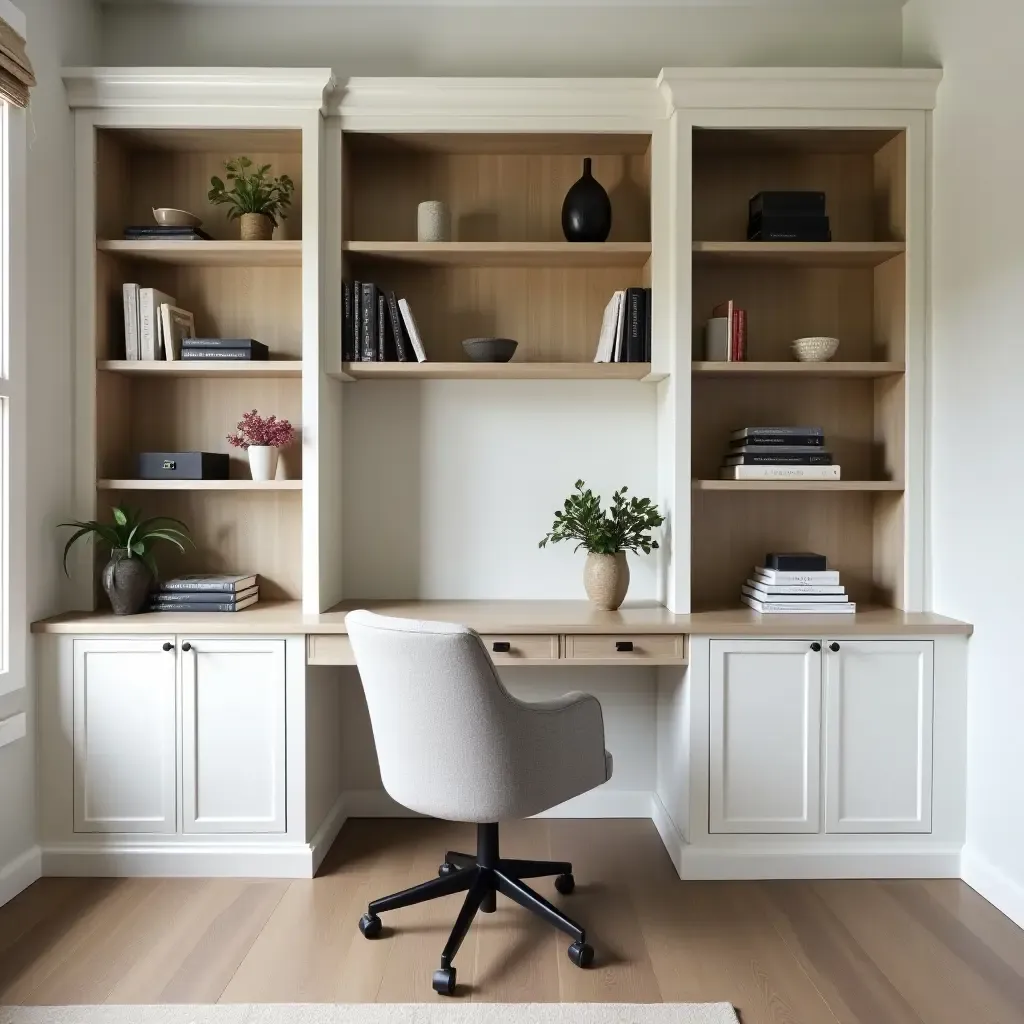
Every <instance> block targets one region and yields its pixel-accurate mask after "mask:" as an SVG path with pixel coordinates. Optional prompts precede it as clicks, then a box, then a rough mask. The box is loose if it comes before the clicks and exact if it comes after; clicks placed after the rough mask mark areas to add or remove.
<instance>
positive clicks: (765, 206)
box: [747, 190, 825, 217]
mask: <svg viewBox="0 0 1024 1024" xmlns="http://www.w3.org/2000/svg"><path fill="white" fill-rule="evenodd" d="M747 209H748V212H749V215H750V216H751V217H756V216H758V214H770V215H782V216H811V217H824V216H825V193H824V192H811V191H807V190H804V191H790V192H758V193H757V195H756V196H754V197H753V198H752V199H751V200H750V203H749V204H748V206H747Z"/></svg>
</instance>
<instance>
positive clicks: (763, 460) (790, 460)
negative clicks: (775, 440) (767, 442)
mask: <svg viewBox="0 0 1024 1024" xmlns="http://www.w3.org/2000/svg"><path fill="white" fill-rule="evenodd" d="M725 464H726V465H727V466H831V465H832V456H831V455H830V454H829V453H828V452H824V453H820V454H817V455H791V454H786V453H785V452H766V453H765V454H764V455H751V454H749V453H747V454H745V455H730V456H729V457H728V458H727V459H726V460H725Z"/></svg>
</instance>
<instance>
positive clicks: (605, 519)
mask: <svg viewBox="0 0 1024 1024" xmlns="http://www.w3.org/2000/svg"><path fill="white" fill-rule="evenodd" d="M627 490H628V488H626V487H623V488H621V489H619V490H617V491H616V492H615V493H614V494H613V495H612V504H611V508H610V509H609V510H608V511H607V512H605V511H604V510H603V509H602V508H601V497H600V495H597V494H594V492H593V491H592V490H590V488H589V487H587V485H586V484H585V483H584V482H583V481H582V480H577V481H576V490H575V491H574V492H573V493H572V494H570V495H569V497H568V498H566V499H565V504H564V505H563V506H562V509H561V511H559V512H556V513H555V523H554V526H552V528H551V532H550V533H549V534H547V536H546V537H545V538H544V539H543V540H542V541H541V542H540V545H539V546H540V547H542V548H543V547H546V546H547V544H548V542H549V541H550V542H551V543H557V542H558V541H563V540H568V541H573V540H574V541H576V542H577V543H576V550H577V551H579V549H580V548H586V549H587V552H588V554H587V564H586V566H585V568H584V570H583V585H584V587H585V588H586V591H587V597H589V598H590V600H591V601H592V602H593V604H595V605H596V606H597V607H598V608H601V609H603V610H605V611H614V610H615V609H616V608H618V607H619V605H620V604H622V602H623V601H624V600H625V599H626V591H627V590H628V589H629V564H628V563H627V562H626V552H627V551H633V552H635V553H639V552H641V551H642V552H643V553H644V554H645V555H649V554H650V553H651V552H652V551H653V550H654V549H655V548H656V547H657V546H658V542H657V541H656V540H655V539H654V538H653V537H652V536H651V530H654V529H657V527H659V526H661V524H662V523H664V522H665V517H664V516H662V515H661V513H660V512H659V511H658V506H657V505H655V504H654V503H653V502H652V501H651V499H650V498H627V497H626V491H627Z"/></svg>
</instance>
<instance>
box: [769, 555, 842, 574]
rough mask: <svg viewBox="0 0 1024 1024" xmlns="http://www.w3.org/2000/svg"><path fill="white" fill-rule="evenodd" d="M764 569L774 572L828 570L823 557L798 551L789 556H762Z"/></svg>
mask: <svg viewBox="0 0 1024 1024" xmlns="http://www.w3.org/2000/svg"><path fill="white" fill-rule="evenodd" d="M764 565H765V568H766V569H774V570H775V571H776V572H822V571H823V570H825V569H827V568H828V564H827V559H826V558H825V556H824V555H817V554H814V553H813V552H810V551H798V552H795V553H791V554H772V553H769V554H767V555H765V556H764Z"/></svg>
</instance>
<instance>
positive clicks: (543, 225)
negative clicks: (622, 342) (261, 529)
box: [342, 132, 651, 377]
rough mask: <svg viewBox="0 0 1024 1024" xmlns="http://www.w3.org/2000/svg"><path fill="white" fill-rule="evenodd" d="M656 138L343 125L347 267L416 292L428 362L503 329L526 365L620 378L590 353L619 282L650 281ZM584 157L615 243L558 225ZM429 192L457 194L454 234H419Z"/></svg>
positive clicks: (356, 275)
mask: <svg viewBox="0 0 1024 1024" xmlns="http://www.w3.org/2000/svg"><path fill="white" fill-rule="evenodd" d="M650 145H651V138H650V136H649V135H644V134H613V133H609V134H602V135H593V134H588V135H582V134H571V133H550V134H530V133H522V134H501V133H489V134H444V133H438V134H430V135H425V134H408V133H407V134H373V133H363V132H351V133H346V135H345V150H344V153H345V155H344V173H343V178H344V189H343V195H344V209H343V222H342V223H343V237H344V253H345V261H344V262H345V272H346V276H347V277H348V278H350V279H359V280H367V281H374V282H375V283H376V284H378V285H379V286H381V287H382V288H386V289H390V290H394V291H395V292H396V293H397V294H398V295H399V296H404V297H405V298H407V299H408V300H409V303H410V306H411V307H412V310H413V313H414V315H415V317H416V320H417V323H418V326H419V328H420V332H421V334H422V336H423V339H424V345H425V348H426V351H427V355H428V357H429V359H430V360H431V361H432V362H438V363H464V362H466V356H465V354H464V352H463V350H462V346H461V342H462V340H463V339H465V338H472V337H485V336H502V337H509V338H514V339H516V340H517V341H518V342H519V348H518V350H517V352H516V355H515V362H517V363H524V362H528V363H544V364H559V365H560V366H561V369H560V370H556V369H555V368H554V367H552V368H551V375H552V376H572V375H578V376H588V377H594V376H601V375H608V376H621V374H622V370H621V368H616V369H612V370H608V368H607V367H604V366H595V365H594V364H593V358H594V354H595V350H596V347H597V340H598V335H599V333H600V329H601V318H602V314H603V312H604V308H605V305H606V304H607V302H608V300H609V298H610V297H611V294H612V292H613V291H615V290H616V289H621V288H627V287H631V286H642V285H647V284H650V260H651V214H650V206H651V169H650ZM584 157H592V158H593V173H594V176H595V177H596V178H597V179H598V180H599V181H600V182H601V183H602V185H604V187H605V188H606V189H607V190H608V192H609V195H610V196H611V200H612V208H613V226H612V232H611V236H610V238H609V239H608V241H607V242H606V243H594V244H586V243H583V244H574V243H569V242H566V241H565V240H564V237H563V235H562V228H561V208H562V201H563V199H564V197H565V193H566V192H567V191H568V189H569V187H570V186H571V185H572V184H573V182H574V181H576V179H577V178H579V176H580V174H581V173H582V169H583V158H584ZM428 199H439V200H442V201H444V202H445V203H447V204H448V206H449V208H450V210H451V213H452V237H453V240H452V242H451V243H448V244H435V245H431V244H421V243H418V242H417V241H416V208H417V205H418V204H419V203H420V202H423V201H424V200H428ZM565 364H571V365H572V366H573V367H575V370H573V369H569V368H567V367H566V365H565ZM361 369H365V368H360V367H358V366H355V367H351V368H350V370H351V373H352V374H355V375H358V374H359V373H360V370H361ZM648 371H649V366H647V365H646V364H635V366H634V368H633V373H634V375H635V376H637V377H642V376H645V375H646V374H647V373H648ZM369 372H371V373H372V369H371V370H370V371H369ZM399 372H402V373H404V374H405V375H408V376H414V375H416V374H418V373H424V372H429V373H431V374H432V375H434V376H437V375H438V373H439V369H438V367H432V368H429V370H428V369H427V368H426V367H424V369H417V368H416V367H415V366H412V365H409V366H406V367H404V368H403V370H402V371H398V370H394V371H391V374H392V375H394V374H395V373H399ZM508 372H509V375H514V374H515V372H516V371H515V369H514V367H510V368H509V371H508ZM452 373H453V374H456V373H458V374H459V375H462V376H464V375H465V369H464V368H463V369H461V370H452ZM481 373H486V374H488V375H490V376H494V375H495V368H494V367H493V366H491V367H487V368H485V369H484V370H482V371H481Z"/></svg>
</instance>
